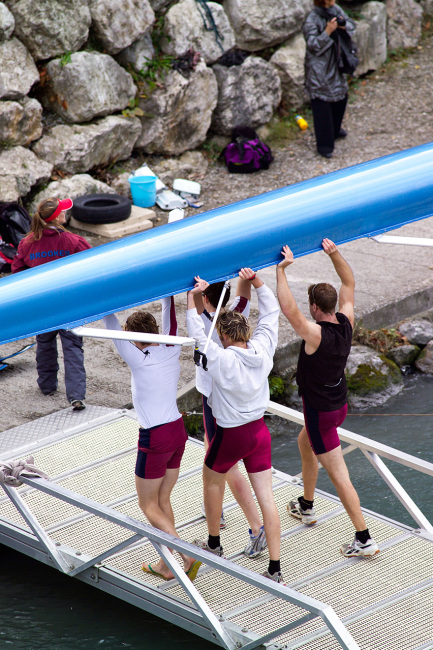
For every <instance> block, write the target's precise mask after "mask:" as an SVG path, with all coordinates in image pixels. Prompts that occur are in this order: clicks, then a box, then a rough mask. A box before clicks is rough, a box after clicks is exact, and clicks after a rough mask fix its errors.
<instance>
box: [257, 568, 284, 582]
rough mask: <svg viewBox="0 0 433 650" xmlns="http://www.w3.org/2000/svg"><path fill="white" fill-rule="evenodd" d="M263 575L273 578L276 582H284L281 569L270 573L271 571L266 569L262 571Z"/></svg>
mask: <svg viewBox="0 0 433 650" xmlns="http://www.w3.org/2000/svg"><path fill="white" fill-rule="evenodd" d="M262 576H263V577H264V578H269V580H273V581H274V582H278V583H280V584H284V578H283V574H282V573H281V571H276V572H275V573H269V571H267V570H266V571H265V572H264V573H262Z"/></svg>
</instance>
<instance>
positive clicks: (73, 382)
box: [36, 330, 86, 402]
mask: <svg viewBox="0 0 433 650" xmlns="http://www.w3.org/2000/svg"><path fill="white" fill-rule="evenodd" d="M57 334H59V336H60V340H61V342H62V348H63V360H64V364H65V385H66V397H67V398H68V401H69V402H73V401H74V400H76V399H80V400H83V399H84V398H85V397H86V371H85V369H84V352H83V338H82V337H81V336H77V335H76V334H74V333H73V332H70V331H68V330H55V331H54V332H45V333H44V334H38V335H37V337H36V343H37V345H36V369H37V371H38V386H39V388H40V389H41V391H42V392H43V393H44V394H45V395H47V394H48V393H52V392H54V391H55V390H57V371H58V369H59V364H58V362H57Z"/></svg>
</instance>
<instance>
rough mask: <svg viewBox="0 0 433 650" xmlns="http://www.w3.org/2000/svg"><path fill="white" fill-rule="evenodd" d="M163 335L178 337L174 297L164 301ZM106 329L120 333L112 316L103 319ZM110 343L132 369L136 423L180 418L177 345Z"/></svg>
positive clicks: (152, 423)
mask: <svg viewBox="0 0 433 650" xmlns="http://www.w3.org/2000/svg"><path fill="white" fill-rule="evenodd" d="M161 305H162V333H163V334H171V335H176V334H177V322H176V314H175V310H174V300H173V298H163V300H162V301H161ZM103 321H104V325H105V327H106V328H107V329H112V330H121V329H122V328H121V326H120V324H119V321H118V320H117V317H116V316H115V315H114V314H111V315H109V316H104V318H103ZM113 343H114V345H115V347H116V349H117V351H118V353H119V354H120V356H121V357H122V359H123V360H124V361H125V362H126V363H127V364H128V366H129V368H130V370H131V391H132V402H133V404H134V409H135V411H136V413H137V416H138V421H139V423H140V425H141V426H142V427H143V428H144V429H149V428H150V427H155V426H158V425H160V424H166V423H167V422H174V421H175V420H178V419H179V418H180V413H179V409H178V408H177V403H176V396H177V385H178V382H179V376H180V363H179V357H180V346H179V345H173V346H172V345H150V346H149V347H147V348H145V349H144V350H140V349H139V348H137V347H136V346H135V345H134V343H132V342H131V341H119V340H113Z"/></svg>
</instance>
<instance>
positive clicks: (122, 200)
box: [72, 194, 131, 223]
mask: <svg viewBox="0 0 433 650" xmlns="http://www.w3.org/2000/svg"><path fill="white" fill-rule="evenodd" d="M130 214H131V200H130V199H128V197H126V196H122V195H120V194H87V195H86V196H79V197H78V198H76V199H74V205H73V207H72V216H73V217H74V219H77V221H81V222H82V223H117V222H118V221H123V220H124V219H127V218H128V217H129V215H130Z"/></svg>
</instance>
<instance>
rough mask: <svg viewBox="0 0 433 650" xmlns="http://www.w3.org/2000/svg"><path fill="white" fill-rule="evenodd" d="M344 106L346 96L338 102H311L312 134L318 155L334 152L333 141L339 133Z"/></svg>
mask: <svg viewBox="0 0 433 650" xmlns="http://www.w3.org/2000/svg"><path fill="white" fill-rule="evenodd" d="M346 104H347V95H346V97H345V98H344V99H341V100H340V101H339V102H325V101H323V99H312V100H311V108H312V109H313V119H314V132H315V134H316V143H317V151H318V152H319V153H332V152H333V151H334V140H335V138H336V137H337V136H338V134H339V132H340V128H341V123H342V121H343V117H344V111H345V110H346Z"/></svg>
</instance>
